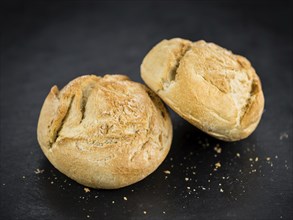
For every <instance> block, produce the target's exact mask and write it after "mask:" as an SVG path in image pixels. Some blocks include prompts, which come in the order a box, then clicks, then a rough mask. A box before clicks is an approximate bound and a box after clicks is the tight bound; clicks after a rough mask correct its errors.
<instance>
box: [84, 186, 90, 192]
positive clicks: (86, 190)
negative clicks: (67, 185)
mask: <svg viewBox="0 0 293 220" xmlns="http://www.w3.org/2000/svg"><path fill="white" fill-rule="evenodd" d="M83 190H84V191H85V193H88V192H90V191H91V190H90V189H89V188H87V187H84V188H83Z"/></svg>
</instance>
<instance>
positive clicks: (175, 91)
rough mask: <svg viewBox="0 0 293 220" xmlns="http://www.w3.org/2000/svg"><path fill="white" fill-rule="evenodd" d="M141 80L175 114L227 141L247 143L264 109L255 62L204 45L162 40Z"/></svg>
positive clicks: (148, 59) (150, 55)
mask: <svg viewBox="0 0 293 220" xmlns="http://www.w3.org/2000/svg"><path fill="white" fill-rule="evenodd" d="M141 76H142V78H143V80H144V81H145V83H146V84H147V85H148V86H149V87H150V88H151V89H152V90H153V91H155V92H156V93H157V94H158V95H159V96H160V97H161V98H162V99H163V100H164V101H165V102H166V103H167V104H168V105H169V106H170V107H171V108H172V109H173V110H174V111H175V112H177V113H178V114H179V115H180V116H181V117H183V118H184V119H186V120H187V121H189V122H190V123H191V124H193V125H195V126H196V127H197V128H199V129H201V130H202V131H204V132H206V133H208V134H210V135H212V136H214V137H216V138H218V139H221V140H225V141H236V140H240V139H243V138H246V137H247V136H248V135H250V134H251V133H252V132H253V131H254V130H255V128H256V127H257V125H258V123H259V121H260V118H261V115H262V112H263V108H264V96H263V92H262V87H261V82H260V79H259V77H258V76H257V74H256V73H255V70H254V69H253V67H252V66H251V64H250V62H249V61H248V60H247V59H246V58H244V57H242V56H239V55H235V54H233V53H232V52H231V51H228V50H226V49H224V48H222V47H220V46H217V45H216V44H213V43H207V42H205V41H202V40H201V41H197V42H191V41H188V40H184V39H180V38H175V39H171V40H163V41H161V42H160V43H159V44H157V45H156V46H155V47H154V48H153V49H152V50H151V51H150V52H149V53H148V54H147V55H146V57H145V58H144V60H143V62H142V65H141Z"/></svg>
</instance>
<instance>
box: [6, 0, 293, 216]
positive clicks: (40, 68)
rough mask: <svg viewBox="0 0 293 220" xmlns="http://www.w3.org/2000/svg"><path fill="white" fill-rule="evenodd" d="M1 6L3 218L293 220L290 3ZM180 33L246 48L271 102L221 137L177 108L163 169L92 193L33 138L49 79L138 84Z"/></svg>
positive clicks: (32, 3) (40, 3)
mask: <svg viewBox="0 0 293 220" xmlns="http://www.w3.org/2000/svg"><path fill="white" fill-rule="evenodd" d="M1 4H2V6H1V10H2V12H1V15H2V19H1V21H2V24H1V84H0V85H1V90H0V91H1V147H0V165H1V166H0V174H1V177H0V196H1V207H0V210H1V213H0V219H292V208H291V207H292V191H293V190H292V15H291V14H292V5H289V4H285V3H278V4H269V3H265V4H264V3H263V4H252V3H245V2H243V3H241V4H235V3H234V4H231V3H228V2H227V1H226V2H224V3H216V2H207V3H203V2H190V1H188V2H185V1H181V2H166V1H165V2H140V3H135V2H134V1H133V2H124V3H119V2H116V3H115V2H114V3H113V2H112V3H105V2H95V1H83V2H80V1H71V2H70V1H60V2H59V3H56V2H54V3H52V2H51V3H49V2H46V1H30V2H28V1H12V2H11V1H10V2H8V3H7V4H3V2H2V3H1ZM173 37H182V38H187V39H192V40H199V39H205V40H206V41H212V42H215V43H218V44H219V45H222V46H223V47H226V48H229V49H230V50H232V51H233V52H235V53H238V54H242V55H244V56H246V57H248V59H249V60H250V61H251V62H252V64H253V66H254V67H255V68H256V70H257V72H258V74H259V76H260V78H261V80H262V83H263V89H264V94H265V99H266V106H265V113H264V115H263V118H262V120H261V123H260V125H259V127H258V128H257V130H256V131H255V132H254V133H253V135H251V136H250V137H249V138H247V139H246V140H243V141H240V142H235V143H225V142H221V141H218V140H216V139H214V138H211V137H209V136H208V135H206V134H204V133H202V132H201V131H199V130H197V129H196V128H194V127H193V126H191V125H190V124H188V123H187V122H185V121H184V120H183V119H181V118H179V117H178V116H177V115H176V114H175V113H173V112H172V111H171V115H172V119H173V125H174V139H173V144H172V149H171V151H170V153H169V155H168V157H167V159H166V160H165V161H164V162H163V164H162V165H161V166H160V167H159V168H158V170H156V171H155V172H154V173H153V174H152V175H150V176H149V177H148V178H146V179H145V180H143V181H141V182H139V183H137V184H135V185H132V186H129V187H126V188H123V189H120V190H111V191H106V190H91V191H90V192H88V193H85V191H84V188H83V186H81V185H79V184H77V183H75V182H74V181H72V180H70V179H68V178H67V177H66V176H64V175H63V174H61V173H60V172H58V171H57V170H56V169H55V168H54V167H53V166H52V165H51V164H50V163H49V162H48V160H47V159H46V158H45V156H44V155H43V153H42V151H41V150H40V148H39V146H38V142H37V139H36V126H37V120H38V115H39V111H40V108H41V106H42V103H43V100H44V98H45V97H46V95H47V93H48V92H49V89H50V87H51V86H52V85H54V84H56V85H58V86H59V87H60V88H62V87H63V86H64V85H65V84H66V83H67V82H68V81H70V80H72V79H73V78H75V77H77V76H79V75H82V74H89V73H95V74H98V75H104V74H105V73H122V74H126V75H128V76H130V77H131V78H132V79H133V80H134V81H138V82H142V80H141V78H140V75H139V66H140V63H141V61H142V59H143V57H144V55H145V54H146V53H147V52H148V50H149V49H150V48H151V47H152V46H153V45H154V44H156V43H157V42H159V41H160V40H162V39H164V38H167V39H168V38H173ZM216 145H217V146H219V147H218V148H217V149H221V153H219V151H220V150H217V149H216V150H215V149H214V147H215V146H216ZM217 151H218V152H217ZM217 162H220V164H221V167H220V168H218V169H217V171H215V170H214V168H215V164H216V163H217ZM37 169H40V170H44V172H43V173H39V174H36V173H35V171H36V170H37ZM165 170H169V171H170V172H171V173H170V174H165V173H164V171H165ZM123 197H127V201H125V200H124V199H123ZM144 212H145V213H144Z"/></svg>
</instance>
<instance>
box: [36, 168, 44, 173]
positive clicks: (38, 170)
mask: <svg viewBox="0 0 293 220" xmlns="http://www.w3.org/2000/svg"><path fill="white" fill-rule="evenodd" d="M44 171H45V170H40V169H39V168H38V169H36V170H35V171H34V172H35V174H41V173H43V172H44Z"/></svg>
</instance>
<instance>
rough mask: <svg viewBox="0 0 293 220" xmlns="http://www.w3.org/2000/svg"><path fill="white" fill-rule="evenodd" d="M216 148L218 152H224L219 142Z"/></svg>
mask: <svg viewBox="0 0 293 220" xmlns="http://www.w3.org/2000/svg"><path fill="white" fill-rule="evenodd" d="M214 150H215V151H216V152H217V153H218V154H220V153H221V152H222V148H221V147H220V145H219V144H217V145H216V146H215V147H214Z"/></svg>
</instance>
